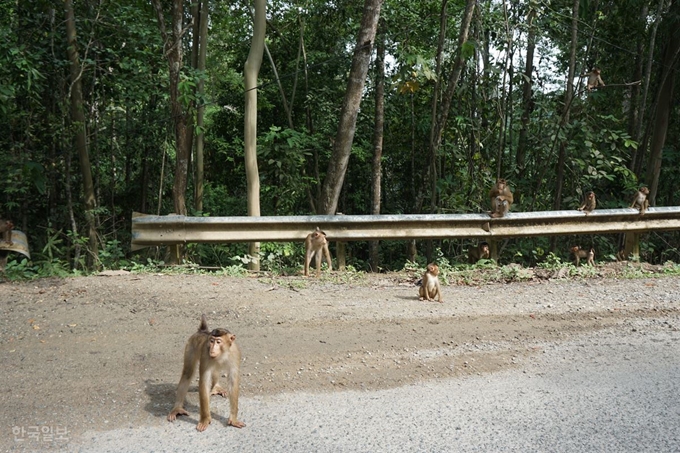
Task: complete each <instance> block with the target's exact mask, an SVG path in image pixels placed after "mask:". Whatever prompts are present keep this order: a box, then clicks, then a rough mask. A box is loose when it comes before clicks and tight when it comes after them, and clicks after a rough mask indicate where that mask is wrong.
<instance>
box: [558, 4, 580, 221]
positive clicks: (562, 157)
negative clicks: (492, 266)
mask: <svg viewBox="0 0 680 453" xmlns="http://www.w3.org/2000/svg"><path fill="white" fill-rule="evenodd" d="M578 9H579V0H574V3H573V5H572V10H571V51H570V53H569V75H568V76H567V93H566V95H565V96H564V113H563V114H562V122H561V127H564V125H566V124H568V123H569V114H570V112H571V102H572V99H573V97H574V74H575V73H576V48H577V46H578V20H579V18H578ZM566 154H567V144H566V142H565V141H561V142H560V152H559V156H558V158H557V181H556V183H555V201H554V202H553V209H554V210H556V211H557V210H559V209H560V208H561V207H562V190H563V186H564V164H565V161H566V157H567V156H566Z"/></svg>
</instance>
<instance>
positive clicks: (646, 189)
mask: <svg viewBox="0 0 680 453" xmlns="http://www.w3.org/2000/svg"><path fill="white" fill-rule="evenodd" d="M640 192H642V193H643V194H645V195H649V189H648V188H646V187H643V188H642V189H640Z"/></svg>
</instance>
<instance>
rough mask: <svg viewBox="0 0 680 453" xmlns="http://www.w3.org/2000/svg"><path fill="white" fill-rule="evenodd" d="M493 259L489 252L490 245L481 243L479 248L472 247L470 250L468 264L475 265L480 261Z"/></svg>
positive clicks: (478, 245)
mask: <svg viewBox="0 0 680 453" xmlns="http://www.w3.org/2000/svg"><path fill="white" fill-rule="evenodd" d="M489 257H491V253H490V252H489V243H488V242H480V243H479V244H477V247H472V248H470V249H469V250H468V263H470V264H475V263H476V262H477V261H479V260H488V259H489Z"/></svg>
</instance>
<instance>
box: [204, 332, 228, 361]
mask: <svg viewBox="0 0 680 453" xmlns="http://www.w3.org/2000/svg"><path fill="white" fill-rule="evenodd" d="M224 347H225V342H224V337H210V341H209V342H208V348H209V349H210V357H212V358H213V359H214V358H215V357H218V356H219V355H220V354H221V353H222V350H223V349H224Z"/></svg>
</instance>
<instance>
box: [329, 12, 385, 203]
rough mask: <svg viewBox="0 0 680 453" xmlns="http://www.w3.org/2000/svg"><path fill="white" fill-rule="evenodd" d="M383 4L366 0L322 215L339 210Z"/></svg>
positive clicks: (331, 162) (330, 167)
mask: <svg viewBox="0 0 680 453" xmlns="http://www.w3.org/2000/svg"><path fill="white" fill-rule="evenodd" d="M382 3H383V0H365V2H364V10H363V14H362V18H361V29H360V30H359V36H358V37H357V43H356V46H355V48H354V56H353V57H352V67H351V69H350V72H349V80H348V81H347V91H346V92H345V98H344V100H343V102H342V110H341V111H340V121H339V124H338V132H337V134H336V136H335V142H334V144H333V151H332V152H331V158H330V161H329V162H328V171H327V172H326V179H325V180H324V184H323V188H322V190H321V200H319V201H320V202H319V209H320V211H321V212H322V213H324V214H328V215H332V214H335V212H336V211H337V209H338V200H339V199H340V191H341V190H342V185H343V183H344V181H345V173H346V172H347V165H348V163H349V156H350V154H351V153H352V142H353V141H354V132H355V131H356V122H357V115H358V113H359V106H360V105H361V96H362V94H363V90H364V84H365V82H366V74H367V73H368V66H369V64H370V60H371V52H372V49H373V41H374V40H375V34H376V29H377V28H378V18H379V17H380V7H381V6H382Z"/></svg>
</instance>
